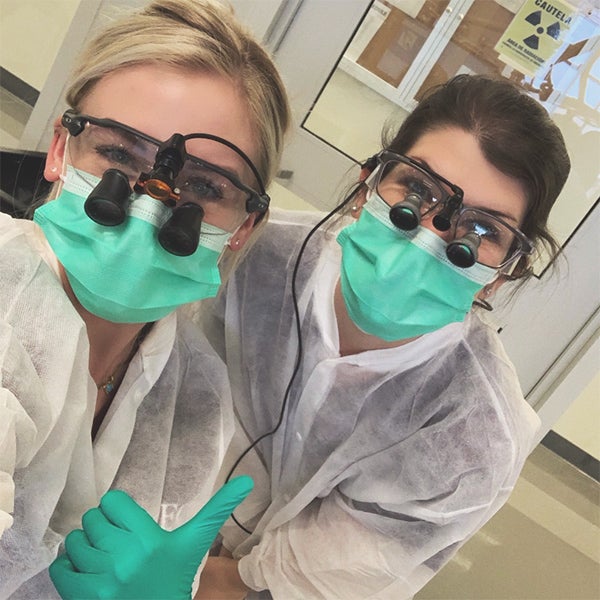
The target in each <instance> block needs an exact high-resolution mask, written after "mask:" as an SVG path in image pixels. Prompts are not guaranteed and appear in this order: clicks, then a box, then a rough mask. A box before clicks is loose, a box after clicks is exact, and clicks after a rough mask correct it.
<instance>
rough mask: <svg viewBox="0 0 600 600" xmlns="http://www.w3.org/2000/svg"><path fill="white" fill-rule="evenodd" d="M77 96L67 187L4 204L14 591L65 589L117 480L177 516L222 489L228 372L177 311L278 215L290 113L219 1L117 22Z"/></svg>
mask: <svg viewBox="0 0 600 600" xmlns="http://www.w3.org/2000/svg"><path fill="white" fill-rule="evenodd" d="M66 100H67V103H68V104H69V107H70V108H69V109H68V110H67V111H65V112H64V114H63V115H61V116H59V117H58V118H57V120H56V123H55V127H54V137H53V139H52V142H51V144H50V148H49V151H48V156H47V161H46V168H45V172H44V175H45V177H46V179H47V180H49V181H51V182H55V184H56V185H55V187H54V190H53V194H52V196H53V199H52V200H51V201H49V202H46V203H45V204H44V205H43V206H41V207H39V208H38V209H37V210H36V211H35V214H34V220H33V222H31V221H26V220H15V219H11V218H9V217H7V216H2V217H1V218H0V247H1V250H0V279H1V281H2V285H1V286H0V360H1V369H0V534H1V538H0V573H1V576H0V597H2V598H6V597H15V598H52V597H57V593H56V591H55V590H54V587H53V585H52V583H51V581H50V579H49V577H48V571H47V567H48V565H49V564H50V563H51V562H52V561H53V559H54V558H55V557H56V556H57V553H58V552H59V547H60V545H61V542H62V541H63V539H64V537H65V536H66V535H67V534H68V533H69V532H70V531H71V530H73V529H77V528H79V527H81V519H82V515H83V514H84V513H85V512H86V511H87V510H88V509H91V508H92V507H96V506H97V505H98V503H99V501H100V499H101V497H102V496H103V494H104V493H105V492H106V491H107V490H109V489H111V488H117V489H119V490H123V491H125V492H127V493H128V494H129V495H130V496H131V497H132V498H133V500H134V501H135V503H137V504H139V505H140V506H142V507H143V508H144V509H145V510H146V511H148V513H149V514H150V515H151V517H152V519H153V520H155V521H157V522H158V523H159V525H160V526H161V527H162V528H163V529H164V530H171V529H173V528H175V527H177V526H179V525H181V524H182V523H185V522H186V521H188V520H189V519H190V517H192V516H193V515H194V514H195V513H196V512H197V511H198V509H199V508H200V507H201V506H203V504H204V503H205V502H206V501H207V500H208V499H209V498H210V496H211V493H212V492H213V491H214V490H213V488H214V483H215V475H216V473H217V471H218V469H219V466H220V462H221V459H222V456H223V452H224V449H225V447H226V446H227V444H228V441H229V437H230V435H231V431H232V414H231V408H230V405H229V402H230V396H229V388H228V383H227V376H226V372H225V370H224V368H223V366H222V363H221V361H220V359H219V358H218V357H217V356H216V355H215V354H214V353H213V352H212V350H211V348H210V346H209V345H208V343H207V342H206V340H205V338H204V337H203V336H202V335H200V334H199V333H198V332H197V330H196V329H195V328H193V327H190V326H189V325H188V323H187V321H186V320H185V319H184V318H183V316H182V314H181V312H180V311H178V310H177V309H178V307H180V306H182V305H186V304H189V303H191V302H195V301H197V300H200V299H202V298H206V297H210V296H213V295H214V294H215V293H216V291H217V289H218V287H219V285H220V283H221V278H222V276H224V273H223V271H224V265H225V264H226V263H227V262H231V260H230V256H235V254H236V253H238V252H239V251H240V250H241V249H243V248H244V247H246V246H247V245H248V244H249V243H250V242H251V241H252V239H253V237H254V236H255V235H256V232H257V224H259V223H264V222H265V221H266V216H267V212H268V203H269V199H268V196H267V194H266V192H265V188H266V186H268V184H269V182H270V180H271V178H272V176H273V173H274V171H275V169H276V166H277V163H278V160H279V156H280V153H281V151H282V143H283V137H284V134H285V132H286V129H287V127H288V123H289V118H290V114H289V108H288V104H287V99H286V95H285V91H284V89H283V86H282V83H281V80H280V78H279V75H278V73H277V71H276V69H275V67H274V65H273V62H272V61H271V59H270V57H269V56H268V55H267V53H266V52H265V51H264V50H263V49H262V48H261V46H260V45H259V44H258V43H257V42H256V41H255V40H254V39H253V38H252V36H251V35H249V34H248V32H246V31H245V30H244V29H243V28H242V27H241V26H240V25H239V24H238V23H237V22H236V20H235V18H234V17H233V15H232V12H231V11H230V10H229V9H228V8H226V7H224V6H222V5H220V4H218V3H216V2H212V1H210V0H157V1H155V2H152V3H150V4H149V5H148V6H147V7H145V8H143V9H141V10H140V11H138V12H136V13H133V14H131V15H128V16H124V17H123V18H121V19H119V20H116V21H115V22H114V23H112V24H111V25H109V26H108V28H107V29H106V30H105V31H103V32H101V33H100V34H99V35H98V36H97V37H96V38H94V39H93V40H92V41H91V42H90V43H89V45H88V46H87V48H86V49H85V51H84V52H83V53H82V54H81V56H80V57H79V58H78V64H77V66H76V68H75V70H74V73H73V75H72V79H71V83H70V86H69V88H68V91H67V97H66ZM220 271H221V272H220ZM245 493H247V491H245V492H244V494H245ZM244 494H241V495H240V498H238V499H237V501H239V499H241V497H242V496H243V495H244ZM217 528H218V527H217ZM200 558H201V557H200ZM198 562H199V559H198ZM196 566H197V565H196ZM98 593H101V590H100V591H98ZM114 593H117V592H114Z"/></svg>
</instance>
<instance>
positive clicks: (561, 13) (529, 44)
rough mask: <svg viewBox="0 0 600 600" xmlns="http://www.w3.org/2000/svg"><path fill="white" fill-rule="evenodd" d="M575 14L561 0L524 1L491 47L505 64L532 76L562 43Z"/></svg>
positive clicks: (570, 7)
mask: <svg viewBox="0 0 600 600" xmlns="http://www.w3.org/2000/svg"><path fill="white" fill-rule="evenodd" d="M576 13H577V10H576V9H575V8H574V7H573V6H571V5H570V4H568V3H566V2H562V1H560V0H526V1H525V3H524V4H523V6H522V7H521V9H520V10H519V12H518V13H517V14H516V15H515V16H514V18H513V20H512V21H511V23H510V25H509V26H508V27H507V29H506V31H505V32H504V34H503V35H502V37H501V38H500V39H499V40H498V43H497V44H496V46H495V47H494V49H495V50H496V52H498V53H499V54H500V60H502V61H503V62H505V63H506V64H507V65H510V66H511V67H513V68H515V69H517V70H518V71H520V72H521V73H524V74H525V75H532V76H535V75H536V74H538V73H539V71H540V69H542V68H543V67H546V66H548V63H549V60H550V59H551V58H552V56H553V55H554V53H555V52H556V50H557V49H558V48H559V47H560V46H561V45H562V43H563V41H564V40H565V37H566V34H567V33H568V31H569V28H570V26H571V23H572V21H573V20H574V18H575V16H576Z"/></svg>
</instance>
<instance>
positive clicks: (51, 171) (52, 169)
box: [50, 167, 58, 173]
mask: <svg viewBox="0 0 600 600" xmlns="http://www.w3.org/2000/svg"><path fill="white" fill-rule="evenodd" d="M56 171H58V169H57V168H56V167H52V168H51V169H50V173H56Z"/></svg>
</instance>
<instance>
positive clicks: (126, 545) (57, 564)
mask: <svg viewBox="0 0 600 600" xmlns="http://www.w3.org/2000/svg"><path fill="white" fill-rule="evenodd" d="M252 487H253V482H252V479H251V478H250V477H247V476H242V477H236V478H235V479H232V480H231V481H229V482H228V483H226V484H225V485H224V486H223V487H222V488H221V489H220V490H219V491H218V492H217V493H216V494H215V495H214V496H213V497H212V498H211V499H210V500H209V501H208V502H207V503H206V504H205V505H204V507H203V508H202V509H201V510H200V511H199V512H198V513H197V514H196V515H195V516H194V517H192V518H191V519H190V520H189V521H188V522H187V523H185V524H184V525H181V527H179V528H177V529H175V530H174V531H165V530H164V529H163V528H162V527H160V526H159V525H158V524H157V523H156V522H155V521H154V520H153V519H152V517H151V516H150V515H149V514H148V513H147V512H146V511H145V510H144V509H143V508H141V507H140V506H139V505H138V504H137V503H136V502H135V501H134V500H132V499H131V497H130V496H128V495H127V494H126V493H125V492H122V491H120V490H111V491H109V492H107V493H106V494H104V496H103V497H102V500H101V501H100V506H99V507H98V508H93V509H91V510H89V511H87V512H86V513H85V514H84V515H83V519H82V523H83V530H81V529H76V530H74V531H72V532H71V533H69V535H68V536H67V537H66V539H65V550H66V553H65V554H63V555H61V556H59V557H58V558H57V559H56V560H55V561H54V562H53V563H52V564H51V565H50V569H49V572H50V578H51V579H52V581H53V583H54V585H55V587H56V589H57V590H58V593H59V594H60V595H61V597H62V598H64V599H65V600H75V599H82V598H86V599H88V598H106V599H117V598H118V599H119V600H132V599H136V600H142V599H143V600H151V599H156V600H158V599H160V600H167V599H168V600H179V599H186V600H189V599H190V598H191V593H192V583H193V581H194V576H195V575H196V571H197V570H198V566H199V565H200V563H201V562H202V559H203V558H204V555H205V554H206V553H207V552H208V550H209V548H210V546H211V544H212V542H213V540H214V538H215V537H216V535H217V533H218V532H219V530H220V529H221V526H222V525H223V523H224V522H225V521H226V520H227V518H228V517H229V515H230V514H231V513H232V512H233V511H234V510H235V508H236V506H237V505H238V504H240V502H242V500H244V498H245V497H246V496H247V495H248V494H249V493H250V491H251V490H252Z"/></svg>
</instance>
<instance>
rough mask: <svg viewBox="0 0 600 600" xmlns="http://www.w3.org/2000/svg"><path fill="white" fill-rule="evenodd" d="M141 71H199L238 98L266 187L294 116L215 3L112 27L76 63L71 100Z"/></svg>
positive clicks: (159, 3)
mask: <svg viewBox="0 0 600 600" xmlns="http://www.w3.org/2000/svg"><path fill="white" fill-rule="evenodd" d="M142 63H154V64H157V63H158V64H164V65H170V66H172V67H173V68H178V69H188V70H198V71H203V72H207V73H213V74H216V75H221V76H225V77H227V78H228V79H230V80H231V81H232V82H233V83H234V84H235V85H236V86H237V87H238V89H239V90H240V92H241V93H240V96H241V98H243V99H244V100H245V102H246V103H247V106H248V110H249V113H250V119H249V120H250V124H251V127H252V129H253V131H254V133H255V135H256V139H257V149H258V156H257V157H256V159H255V160H256V168H257V169H258V172H259V174H260V176H261V178H262V179H263V184H264V186H265V187H267V186H268V185H269V183H270V182H271V180H272V179H273V177H274V175H275V173H276V170H277V168H278V165H279V160H280V157H281V153H282V151H283V142H284V137H285V134H286V132H287V130H288V128H289V126H290V121H291V116H290V108H289V104H288V99H287V95H286V92H285V88H284V86H283V83H282V81H281V78H280V76H279V73H278V72H277V69H276V67H275V65H274V63H273V61H272V59H271V57H270V56H269V54H268V53H267V52H266V51H265V49H264V48H263V47H262V46H261V45H260V44H259V43H258V42H257V41H256V40H255V38H254V37H253V35H252V34H251V33H249V31H248V30H247V29H245V28H244V27H243V26H242V25H241V24H240V23H238V21H237V20H236V19H235V17H234V14H233V10H232V9H231V7H229V6H225V5H223V4H221V3H219V2H216V1H215V0H156V1H154V2H151V3H150V4H148V5H147V6H146V7H145V8H143V9H141V10H139V11H136V12H134V13H131V14H129V15H127V16H125V17H124V18H121V19H119V20H117V21H115V22H114V23H112V24H110V25H109V26H108V27H106V28H105V29H104V30H103V31H101V32H100V33H99V34H98V35H97V36H96V37H95V38H93V39H92V40H91V41H90V42H89V43H88V45H87V46H86V48H85V49H84V51H83V52H82V53H81V54H80V56H79V57H78V60H77V63H76V65H75V68H74V71H73V73H72V76H71V81H70V84H69V85H68V87H67V94H66V100H67V102H68V103H69V104H70V105H71V106H72V107H73V108H75V109H78V108H79V106H80V104H81V102H82V100H83V99H84V98H85V97H86V96H87V95H88V94H89V93H90V91H91V90H92V88H93V86H94V84H95V83H96V82H97V81H99V80H100V79H101V78H102V77H103V76H105V75H107V74H108V73H111V72H113V71H116V70H117V69H121V68H123V67H127V66H132V65H136V64H142Z"/></svg>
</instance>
